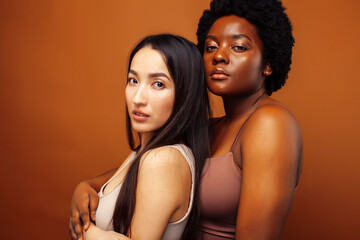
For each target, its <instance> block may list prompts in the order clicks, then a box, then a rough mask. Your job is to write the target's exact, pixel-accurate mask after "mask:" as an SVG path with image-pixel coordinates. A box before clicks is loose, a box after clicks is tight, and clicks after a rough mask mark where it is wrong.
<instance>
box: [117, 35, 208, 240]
mask: <svg viewBox="0 0 360 240" xmlns="http://www.w3.org/2000/svg"><path fill="white" fill-rule="evenodd" d="M147 46H149V47H151V48H152V49H154V50H157V51H159V52H160V53H161V54H162V56H163V57H164V60H165V62H166V65H167V67H168V69H169V72H170V75H171V77H172V79H173V80H174V83H175V101H174V105H173V110H172V113H171V116H170V117H169V119H168V120H167V122H166V123H165V124H164V125H163V126H162V127H161V128H160V129H158V130H156V131H155V133H154V135H153V137H152V138H151V139H150V141H149V142H148V143H147V145H146V146H144V147H143V148H142V150H140V147H141V146H140V145H136V144H135V140H134V136H133V131H132V128H131V121H130V117H129V114H128V111H127V110H126V121H127V133H128V141H129V145H130V148H131V149H132V150H133V151H136V152H137V154H136V157H135V159H134V160H133V162H132V163H131V165H130V167H129V170H128V172H127V174H126V177H125V179H124V182H123V184H122V188H121V190H120V193H119V196H118V199H117V202H116V206H115V210H114V215H113V226H114V230H115V231H116V232H120V233H122V234H125V235H126V234H127V233H128V231H129V229H130V224H131V220H132V217H133V214H134V208H135V203H136V194H135V193H136V185H137V179H138V172H139V163H140V159H141V157H142V156H143V155H144V154H145V153H146V152H148V151H149V150H151V149H155V148H158V147H161V146H166V145H172V144H177V143H183V144H185V145H187V146H188V147H189V148H190V149H191V150H192V153H193V155H194V157H195V182H194V198H193V199H194V200H193V201H194V202H193V207H192V211H191V213H190V216H189V220H188V222H187V225H186V227H185V230H184V232H183V235H182V239H186V240H188V239H189V240H191V239H196V236H197V230H198V229H199V223H200V220H199V218H200V214H199V208H198V195H199V183H200V178H201V172H202V169H203V166H204V163H205V159H206V158H207V157H208V156H209V121H208V119H209V116H210V106H209V99H208V94H207V90H206V82H205V75H204V66H203V61H202V56H201V54H200V53H199V51H198V49H197V47H196V45H195V44H194V43H192V42H190V41H188V40H186V39H185V38H182V37H180V36H176V35H171V34H160V35H151V36H148V37H145V38H144V39H143V40H141V41H140V42H139V43H138V44H137V45H136V46H135V48H134V49H133V51H132V52H131V54H130V58H129V65H128V71H129V70H130V66H131V62H132V59H133V57H134V56H135V54H136V53H137V52H138V51H139V50H140V49H142V48H144V47H147Z"/></svg>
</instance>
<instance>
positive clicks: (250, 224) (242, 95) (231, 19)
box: [203, 15, 302, 240]
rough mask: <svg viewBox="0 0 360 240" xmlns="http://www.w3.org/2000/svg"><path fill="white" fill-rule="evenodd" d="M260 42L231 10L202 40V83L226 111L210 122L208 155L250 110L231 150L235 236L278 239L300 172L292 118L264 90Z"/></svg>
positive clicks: (225, 145) (224, 148)
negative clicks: (236, 180)
mask: <svg viewBox="0 0 360 240" xmlns="http://www.w3.org/2000/svg"><path fill="white" fill-rule="evenodd" d="M262 47H263V46H262V42H261V40H260V38H259V36H258V35H257V32H256V28H255V26H254V25H252V24H251V23H249V22H248V21H247V20H246V19H243V18H240V17H237V16H234V15H231V16H225V17H222V18H219V19H218V20H217V21H216V22H215V23H214V24H213V26H212V27H211V29H210V31H209V33H208V37H207V40H206V41H205V51H204V56H203V59H204V64H205V72H206V80H207V85H208V88H209V89H210V91H211V92H213V93H214V94H217V95H220V96H221V97H222V98H223V102H224V108H225V112H226V116H225V117H224V118H222V119H221V120H220V121H218V122H217V123H216V125H215V126H214V131H215V134H214V135H215V139H214V141H213V143H212V156H213V157H214V156H219V155H223V154H225V153H227V152H228V151H229V149H230V148H231V145H232V143H233V142H234V140H235V137H236V135H237V133H238V132H239V130H240V128H241V126H242V125H243V124H244V122H245V121H246V119H247V118H248V117H249V115H250V114H252V113H253V115H252V116H251V117H250V119H249V120H248V121H247V122H246V125H245V126H244V128H243V131H242V133H241V135H240V138H239V140H238V142H237V145H236V146H235V150H234V161H235V164H236V166H237V169H238V171H239V173H240V174H241V181H242V182H241V189H240V196H241V197H240V200H239V208H238V214H237V221H236V236H235V239H246V240H248V239H249V240H250V239H278V238H279V235H280V232H281V229H282V227H283V224H284V222H285V219H286V217H287V215H288V212H289V209H290V206H291V203H292V200H293V197H294V194H295V188H296V185H297V183H298V180H299V177H300V171H301V159H302V137H301V132H300V128H299V126H298V123H297V121H296V119H295V118H294V116H293V115H292V114H291V113H290V112H289V111H288V110H287V109H285V108H283V107H281V106H279V105H276V104H273V103H277V101H275V100H274V99H272V98H270V97H269V96H268V95H266V94H264V93H265V89H264V79H265V76H266V75H270V74H271V73H272V69H271V66H270V64H269V63H265V64H263V60H262V55H261V53H262ZM216 70H218V71H216ZM219 70H221V71H223V72H224V73H225V74H224V75H225V76H222V75H221V74H216V73H221V71H219ZM214 72H215V74H214ZM267 104H270V105H267Z"/></svg>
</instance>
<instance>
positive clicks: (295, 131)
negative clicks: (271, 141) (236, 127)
mask: <svg viewBox="0 0 360 240" xmlns="http://www.w3.org/2000/svg"><path fill="white" fill-rule="evenodd" d="M259 131H261V132H262V133H263V134H262V135H263V136H264V134H266V133H268V134H271V135H273V136H276V135H277V134H281V133H284V134H286V133H288V134H291V135H293V136H298V137H301V131H300V127H299V124H298V122H297V120H296V118H295V116H294V115H293V113H291V112H290V110H289V109H287V108H285V107H283V106H280V105H279V104H268V105H265V106H262V107H260V108H259V109H258V110H257V111H256V112H255V113H254V114H253V115H252V116H251V118H250V119H249V121H248V123H247V124H246V126H245V128H244V134H249V133H250V134H251V132H259ZM274 134H275V135H274Z"/></svg>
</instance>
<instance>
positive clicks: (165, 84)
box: [125, 47, 175, 133]
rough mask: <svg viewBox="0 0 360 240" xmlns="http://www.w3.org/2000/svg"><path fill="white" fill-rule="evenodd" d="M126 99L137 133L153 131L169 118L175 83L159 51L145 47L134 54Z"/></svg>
mask: <svg viewBox="0 0 360 240" xmlns="http://www.w3.org/2000/svg"><path fill="white" fill-rule="evenodd" d="M125 98H126V104H127V108H128V112H129V116H130V119H131V125H132V127H133V129H134V130H135V131H136V132H138V133H153V132H154V131H156V130H157V129H159V128H161V127H162V126H163V125H164V123H165V122H166V121H167V120H168V119H169V117H170V115H171V113H172V108H173V104H174V98H175V84H174V81H173V79H172V78H171V75H170V73H169V70H168V68H167V65H166V63H165V61H164V58H163V56H162V55H161V53H160V52H159V51H157V50H154V49H152V48H151V47H144V48H142V49H140V50H139V51H138V52H137V53H136V54H135V56H134V58H133V60H132V62H131V65H130V71H129V73H128V83H127V86H126V89H125Z"/></svg>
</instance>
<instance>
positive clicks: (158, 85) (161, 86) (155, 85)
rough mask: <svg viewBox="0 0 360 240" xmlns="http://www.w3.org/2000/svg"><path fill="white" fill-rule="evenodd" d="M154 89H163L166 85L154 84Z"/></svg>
mask: <svg viewBox="0 0 360 240" xmlns="http://www.w3.org/2000/svg"><path fill="white" fill-rule="evenodd" d="M153 85H154V87H155V88H163V87H165V85H164V84H163V83H162V82H154V84H153Z"/></svg>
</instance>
